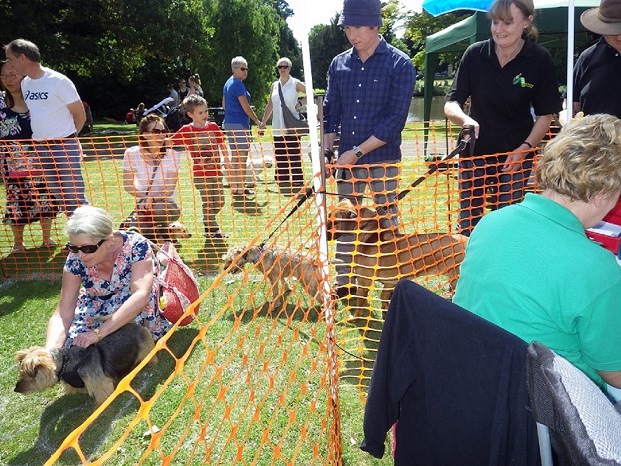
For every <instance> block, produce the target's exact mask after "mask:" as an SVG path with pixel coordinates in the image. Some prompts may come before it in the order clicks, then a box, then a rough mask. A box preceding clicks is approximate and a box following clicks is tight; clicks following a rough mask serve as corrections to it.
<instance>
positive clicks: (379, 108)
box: [323, 0, 416, 298]
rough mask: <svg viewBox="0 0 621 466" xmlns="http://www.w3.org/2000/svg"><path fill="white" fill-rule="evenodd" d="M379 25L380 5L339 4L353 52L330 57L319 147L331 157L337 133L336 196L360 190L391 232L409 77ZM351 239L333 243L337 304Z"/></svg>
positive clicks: (404, 59) (408, 66)
mask: <svg viewBox="0 0 621 466" xmlns="http://www.w3.org/2000/svg"><path fill="white" fill-rule="evenodd" d="M381 25H382V7H381V4H380V0H344V2H343V11H342V13H341V17H340V21H339V26H343V28H344V29H345V34H346V35H347V39H348V40H349V42H350V44H351V45H352V46H353V47H352V48H351V49H349V50H347V51H345V52H343V53H341V54H340V55H337V56H336V57H334V59H333V60H332V63H331V64H330V69H329V70H328V89H327V92H326V96H325V99H324V109H323V111H324V113H323V115H324V120H323V124H324V141H323V142H324V147H325V148H326V155H328V156H329V158H331V155H333V152H332V148H333V146H334V141H335V139H336V133H337V131H338V130H339V127H340V131H341V133H340V142H339V147H338V154H339V157H338V159H337V160H336V162H335V165H336V168H337V171H336V177H337V189H338V193H339V196H340V197H341V198H342V199H344V198H348V199H350V200H351V201H352V202H354V203H357V202H359V201H360V197H358V196H356V195H357V194H363V193H364V192H365V190H366V188H367V186H368V187H369V189H370V191H371V192H372V193H373V200H374V202H375V204H376V207H377V208H378V211H379V212H384V213H385V215H386V218H387V220H388V221H389V222H390V223H391V224H392V225H393V226H394V227H395V228H396V227H397V226H398V222H399V220H398V209H397V204H396V197H397V188H398V179H397V177H398V175H399V167H398V165H397V163H398V162H399V161H400V160H401V131H402V130H403V127H404V126H405V121H406V119H407V116H408V109H409V107H410V102H411V100H412V94H413V92H414V82H415V79H416V72H415V69H414V66H413V65H412V61H411V59H410V57H408V56H407V55H406V54H405V53H403V52H401V51H400V50H398V49H396V48H395V47H393V46H391V45H389V44H388V43H386V41H385V40H384V38H383V37H382V36H381V35H379V32H378V30H379V27H380V26H381ZM354 239H355V235H353V234H351V235H341V236H340V237H339V241H338V242H337V244H336V258H337V259H339V263H338V264H337V266H336V271H337V280H336V282H337V283H336V292H337V294H338V296H339V298H342V297H345V296H347V295H348V294H350V289H349V288H350V286H349V283H350V277H351V267H350V263H351V253H352V251H353V248H354V245H353V241H354Z"/></svg>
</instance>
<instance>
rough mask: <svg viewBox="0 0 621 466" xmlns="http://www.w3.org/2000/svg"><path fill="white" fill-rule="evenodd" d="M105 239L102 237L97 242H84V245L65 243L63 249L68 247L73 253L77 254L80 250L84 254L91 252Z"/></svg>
mask: <svg viewBox="0 0 621 466" xmlns="http://www.w3.org/2000/svg"><path fill="white" fill-rule="evenodd" d="M104 241H105V239H102V240H101V241H100V242H99V243H97V244H85V245H84V246H76V245H75V244H71V243H67V244H65V249H68V250H69V251H71V252H72V253H74V254H77V253H78V251H82V252H83V253H84V254H92V253H94V252H95V251H97V250H98V249H99V247H100V246H101V245H102V244H103V243H104Z"/></svg>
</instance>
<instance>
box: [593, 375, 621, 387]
mask: <svg viewBox="0 0 621 466" xmlns="http://www.w3.org/2000/svg"><path fill="white" fill-rule="evenodd" d="M597 372H598V373H599V375H601V377H602V379H604V382H606V383H607V384H608V385H612V386H613V387H615V388H621V371H597Z"/></svg>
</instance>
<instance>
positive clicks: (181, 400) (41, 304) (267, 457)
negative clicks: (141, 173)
mask: <svg viewBox="0 0 621 466" xmlns="http://www.w3.org/2000/svg"><path fill="white" fill-rule="evenodd" d="M122 126H126V125H122ZM109 129H113V128H109ZM407 131H411V135H409V134H405V136H404V138H405V139H406V140H409V141H411V143H410V145H409V146H407V147H409V149H408V152H406V154H405V155H406V157H405V158H404V163H403V173H402V183H401V184H402V187H405V186H406V185H408V184H409V183H410V182H411V181H413V179H415V178H416V177H417V176H419V175H420V174H421V173H424V171H425V169H426V167H425V166H424V164H423V157H422V153H421V146H420V144H419V142H418V141H419V139H420V137H419V136H417V135H419V134H420V131H421V129H419V128H418V127H417V128H411V129H410V128H408V130H407ZM126 138H129V139H124V140H115V141H113V142H114V143H113V144H112V143H111V144H109V145H106V146H105V147H104V148H102V146H103V145H102V144H101V143H99V142H98V141H97V140H96V141H95V143H94V144H90V145H89V143H88V142H87V143H86V144H85V147H86V148H85V155H88V156H87V157H85V162H84V173H85V178H86V179H87V185H88V195H89V198H90V199H91V201H92V202H93V203H94V204H97V205H100V206H105V207H107V208H108V210H109V211H110V212H111V213H112V214H113V216H114V218H115V221H120V220H121V219H122V218H123V217H124V216H125V215H126V214H127V213H129V211H130V210H131V209H132V199H131V197H130V196H129V195H127V194H125V193H124V192H122V189H120V188H119V180H120V173H121V168H120V167H121V159H120V158H119V149H122V148H123V144H130V143H131V141H133V139H131V136H127V137H126ZM262 141H263V142H264V143H265V144H266V145H264V146H258V143H255V144H254V145H253V148H254V149H260V150H262V151H263V153H264V154H265V155H270V154H271V148H270V147H269V144H267V143H268V141H269V138H268V137H267V136H265V137H264V138H263V139H262ZM104 149H105V150H104ZM87 151H90V152H88V154H87V153H86V152H87ZM106 151H108V152H106ZM121 156H122V151H121ZM189 169H190V167H189V163H188V162H187V160H186V161H185V162H184V165H183V167H182V169H181V175H180V177H181V179H180V183H179V199H180V204H181V206H182V210H183V214H182V220H183V221H184V222H185V224H186V225H187V226H188V228H189V231H190V232H191V233H192V238H190V239H189V240H184V241H183V242H182V248H181V249H180V253H181V254H182V256H183V258H184V259H185V261H186V263H187V264H188V265H190V266H191V267H192V269H193V270H194V271H195V273H196V275H197V277H198V280H199V283H200V289H201V292H203V293H204V294H203V296H202V301H201V304H200V312H199V317H198V319H197V321H195V322H194V323H192V324H191V325H189V326H187V327H184V328H180V329H178V330H177V331H176V332H174V333H172V334H170V335H169V336H168V340H167V341H166V345H165V348H164V349H163V350H162V351H160V352H159V354H158V357H159V362H158V364H157V365H156V366H154V367H147V368H145V369H144V370H142V371H140V373H139V374H138V375H137V376H136V377H135V378H134V379H133V380H132V381H131V389H130V388H129V387H128V390H126V391H124V392H123V393H121V394H120V395H119V396H118V397H116V398H115V399H114V400H113V401H112V402H111V404H110V405H109V406H108V407H107V408H106V409H105V410H104V411H103V412H102V413H101V415H100V416H98V417H97V418H96V419H94V420H93V422H92V423H91V424H90V426H89V427H88V428H87V429H86V430H85V431H84V433H83V434H82V435H81V437H80V447H81V448H82V450H83V452H84V454H85V455H86V457H87V458H89V459H97V458H99V457H100V456H101V455H102V454H105V453H106V452H110V455H111V456H110V458H109V459H108V462H107V464H119V465H121V464H135V463H137V462H139V461H142V462H143V463H144V464H154V465H155V464H161V463H162V462H163V461H164V459H165V458H168V456H167V455H171V454H172V452H176V453H175V456H174V459H172V457H171V458H169V459H171V461H172V462H171V464H186V463H187V464H199V463H203V462H205V461H207V462H208V463H209V464H233V463H235V462H243V463H252V464H259V465H263V464H304V465H306V464H324V460H325V459H326V458H327V457H328V451H329V448H330V445H331V444H330V442H329V441H328V432H329V430H330V428H331V426H332V423H333V422H335V418H334V417H333V416H330V415H329V412H330V411H329V409H330V407H331V406H332V404H331V403H330V393H332V392H331V390H330V389H329V388H328V387H329V385H330V383H329V379H328V374H329V373H330V371H329V364H330V361H329V359H328V341H329V340H328V338H327V334H328V331H329V330H332V331H333V332H334V334H335V337H336V342H337V343H338V345H339V347H340V348H338V349H337V351H338V354H339V359H338V368H339V383H338V404H339V408H340V410H339V414H340V416H339V419H340V435H341V442H342V458H343V463H344V464H348V465H380V464H392V461H391V460H390V459H389V458H384V460H382V461H377V460H374V459H372V458H371V457H370V456H369V455H367V454H365V453H363V452H361V451H360V450H359V447H358V446H359V443H360V441H361V440H362V418H363V410H364V398H365V394H366V389H367V387H368V382H369V378H370V374H371V369H372V364H373V360H374V354H375V350H376V347H377V343H378V341H379V335H380V331H381V312H380V310H379V309H380V303H379V300H378V294H379V291H380V290H375V289H374V290H373V291H372V293H371V298H372V301H371V307H370V309H369V312H370V313H369V316H368V317H367V318H362V319H358V320H353V321H352V320H350V319H349V318H348V316H349V309H348V308H347V307H343V306H341V307H339V308H338V309H337V312H336V315H335V319H334V326H333V327H331V326H329V325H328V326H326V324H325V317H326V314H325V312H324V310H323V307H322V305H321V303H320V302H316V301H315V300H314V299H313V298H310V297H309V296H308V295H307V294H306V293H304V292H303V291H301V290H299V289H296V290H295V291H294V293H293V294H292V295H291V296H289V298H288V299H287V305H283V304H282V303H279V302H278V301H277V300H275V299H274V298H273V297H272V291H271V288H270V285H269V283H267V282H266V280H265V279H264V278H263V276H262V275H261V274H259V273H258V272H257V271H256V270H254V269H252V268H250V267H248V268H247V271H246V273H244V274H240V275H235V276H231V275H227V276H223V275H222V273H221V261H220V257H221V255H222V254H223V253H224V252H225V251H226V249H227V247H229V246H232V245H237V244H241V243H246V242H250V241H253V240H258V241H261V240H263V239H266V237H267V236H268V235H269V233H271V232H272V231H274V229H275V228H276V227H277V225H278V224H279V223H280V221H281V220H282V219H283V218H284V216H285V215H286V213H287V212H288V211H289V210H290V209H291V207H292V206H293V204H294V203H295V198H294V197H292V196H290V195H282V194H280V193H278V192H277V190H276V187H275V185H274V183H273V181H272V180H273V167H260V168H257V169H256V173H255V178H256V190H257V196H256V199H254V200H252V201H249V202H246V203H239V202H233V200H232V199H231V198H230V196H228V194H227V199H226V206H225V208H224V209H223V211H222V213H221V214H220V215H219V222H220V224H221V226H222V229H223V230H224V231H226V232H228V233H229V234H230V238H228V240H227V241H226V242H219V243H215V244H214V243H212V242H211V241H205V239H204V237H203V236H202V223H201V218H200V217H201V214H200V200H199V199H198V196H197V192H196V191H195V190H194V188H193V187H192V184H191V182H190V176H189V173H190V172H189ZM305 172H306V174H307V176H308V177H309V178H308V179H309V181H310V172H311V170H310V164H309V162H308V160H306V159H305ZM447 186H448V187H449V189H447ZM327 191H328V192H335V187H334V182H333V181H330V183H329V184H328V186H327ZM454 200H455V193H454V179H453V178H452V176H451V174H444V173H441V174H438V175H434V176H433V177H431V178H430V179H429V180H428V181H427V182H426V183H425V184H424V185H423V186H422V187H421V188H418V189H417V190H416V191H415V192H413V193H412V194H410V195H408V196H407V197H406V198H405V199H404V200H403V201H402V203H401V204H400V209H401V216H402V221H403V224H404V228H405V230H406V231H424V230H436V231H437V230H446V229H448V228H449V225H450V223H451V221H452V219H451V217H450V215H449V212H450V211H451V209H453V208H454ZM327 202H328V203H329V204H332V203H334V202H335V199H334V198H332V197H331V196H328V200H327ZM315 216H316V207H315V206H314V204H313V203H312V202H308V201H307V202H306V203H305V204H304V205H303V206H302V208H300V209H299V210H298V211H297V212H296V213H295V214H294V215H293V216H292V217H291V218H290V219H289V220H288V221H287V222H285V224H284V225H283V226H282V227H281V228H279V229H278V230H277V231H276V233H275V235H274V237H273V239H272V241H274V242H276V243H278V244H280V245H288V246H289V247H290V248H292V249H295V250H299V251H301V252H304V253H306V254H314V253H315V252H316V250H317V249H316V248H317V242H318V239H317V233H316V224H315ZM64 222H65V220H64V219H63V218H61V217H58V218H57V219H56V221H55V225H54V227H55V235H54V237H55V238H56V239H57V240H58V241H59V242H61V241H66V240H65V239H64V238H63V234H62V228H63V227H64ZM28 234H29V236H28V238H29V239H28V241H27V243H28V244H27V245H28V246H30V247H31V249H29V251H28V252H27V253H26V254H22V255H15V254H11V253H10V252H9V250H10V244H11V243H10V230H8V229H7V228H6V226H4V225H3V226H2V227H0V257H1V259H0V274H4V276H5V277H15V276H23V275H28V273H27V271H28V270H35V269H36V270H40V271H41V272H40V273H37V274H35V277H31V278H30V279H23V278H21V279H16V278H11V279H9V280H8V281H6V282H5V283H3V284H2V285H0V334H2V335H3V345H2V346H0V371H1V372H2V373H3V374H4V377H2V381H1V382H0V383H1V384H2V390H1V392H0V393H1V394H0V396H1V397H2V400H1V401H2V403H1V404H0V406H1V408H0V419H1V420H2V422H1V423H0V464H11V465H27V464H28V465H30V464H42V463H44V462H45V461H46V460H47V458H49V456H50V455H51V454H53V453H54V451H55V450H56V448H58V447H59V445H60V444H61V443H62V441H63V439H64V438H65V437H66V436H67V435H68V434H70V433H71V432H72V431H73V429H75V428H77V427H78V426H79V425H80V424H81V423H82V422H84V421H85V420H86V419H87V418H88V417H89V416H90V415H91V413H92V412H93V406H92V403H91V401H90V399H89V398H88V397H87V396H85V395H64V394H63V392H62V390H61V389H60V388H59V387H54V388H52V389H49V390H47V391H45V392H43V393H37V394H32V395H29V396H22V395H19V394H16V393H13V391H12V390H13V387H14V384H15V382H16V377H17V371H16V369H15V364H14V362H13V359H12V358H13V355H14V353H15V352H16V351H17V350H19V349H23V348H25V347H28V346H31V345H34V344H42V343H43V341H44V338H45V327H46V324H47V320H48V318H49V316H50V315H51V314H52V312H53V311H54V309H55V307H56V304H57V301H58V293H59V288H60V282H59V280H58V278H53V277H54V276H56V277H57V276H58V274H59V272H60V271H61V270H62V264H63V261H64V257H65V253H64V252H62V251H61V249H60V248H57V249H56V250H53V251H50V250H45V249H43V248H37V247H35V246H36V245H37V244H38V242H39V237H38V236H37V235H38V233H37V226H33V227H32V228H31V229H29V230H28ZM329 249H330V250H332V249H333V245H330V248H329ZM41 273H47V274H49V275H50V276H52V279H42V277H41ZM328 279H330V278H328ZM422 281H423V283H425V284H426V285H427V286H429V287H430V288H431V289H434V290H436V291H438V292H441V293H442V292H446V287H445V280H443V279H442V278H438V277H432V278H430V279H428V280H422ZM139 418H140V420H137V419H139ZM145 419H148V420H149V423H152V424H155V425H157V426H158V428H159V429H161V431H160V433H159V434H158V435H157V436H155V439H152V438H151V437H150V436H145V435H144V434H145V432H147V431H148V430H149V428H150V425H149V423H147V422H145ZM134 420H137V421H136V422H137V423H136V424H135V425H134V424H133V422H134ZM125 436H126V437H125ZM387 451H389V450H387ZM145 452H148V453H145ZM143 455H144V456H143ZM79 463H80V459H79V457H78V456H77V455H76V453H75V452H73V451H71V450H70V451H68V452H66V453H64V454H63V455H62V456H61V459H60V461H59V464H79Z"/></svg>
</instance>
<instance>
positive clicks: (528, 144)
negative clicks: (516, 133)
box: [522, 141, 533, 149]
mask: <svg viewBox="0 0 621 466" xmlns="http://www.w3.org/2000/svg"><path fill="white" fill-rule="evenodd" d="M522 144H526V145H527V146H528V148H529V149H532V148H533V145H532V144H531V143H530V142H528V141H524V142H523V143H522Z"/></svg>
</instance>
